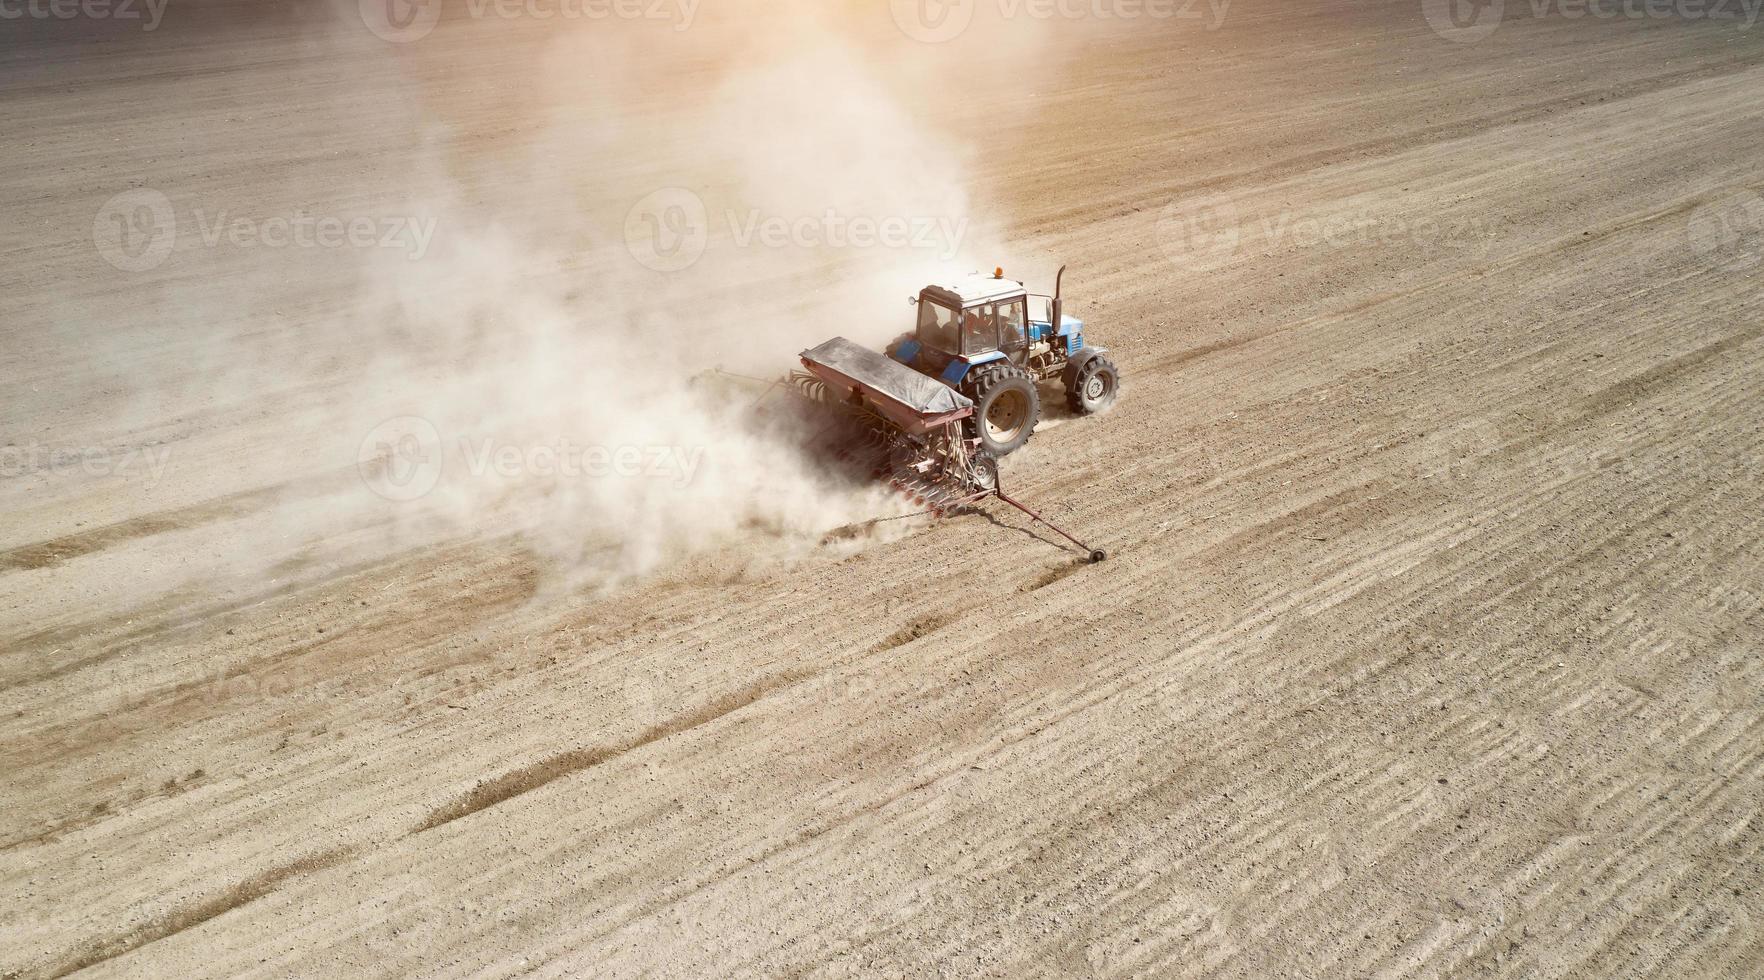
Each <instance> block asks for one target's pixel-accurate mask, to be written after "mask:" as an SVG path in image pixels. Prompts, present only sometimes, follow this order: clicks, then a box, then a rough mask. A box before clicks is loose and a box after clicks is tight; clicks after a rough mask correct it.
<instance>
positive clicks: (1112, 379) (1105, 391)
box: [1066, 354, 1121, 415]
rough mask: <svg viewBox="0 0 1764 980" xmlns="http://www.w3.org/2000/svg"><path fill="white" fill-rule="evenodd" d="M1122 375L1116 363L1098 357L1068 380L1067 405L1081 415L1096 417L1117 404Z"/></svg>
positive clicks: (1085, 364)
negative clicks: (1117, 369)
mask: <svg viewBox="0 0 1764 980" xmlns="http://www.w3.org/2000/svg"><path fill="white" fill-rule="evenodd" d="M1120 392H1121V375H1120V374H1119V373H1118V372H1117V371H1116V370H1115V362H1114V361H1111V360H1109V359H1108V358H1106V357H1104V356H1102V355H1101V354H1098V355H1096V356H1095V357H1093V358H1091V359H1090V360H1088V361H1085V362H1084V366H1083V367H1081V368H1079V369H1078V370H1077V371H1074V372H1072V373H1071V374H1070V375H1068V376H1067V378H1066V405H1067V406H1069V407H1070V408H1071V409H1072V411H1074V412H1077V413H1078V414H1079V415H1094V414H1096V413H1097V412H1100V411H1102V410H1103V409H1105V408H1108V407H1109V406H1110V405H1113V404H1114V403H1115V396H1116V395H1118V394H1120Z"/></svg>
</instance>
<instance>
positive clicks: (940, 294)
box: [925, 275, 1023, 307]
mask: <svg viewBox="0 0 1764 980" xmlns="http://www.w3.org/2000/svg"><path fill="white" fill-rule="evenodd" d="M925 292H926V293H927V294H929V295H930V296H931V298H933V299H936V300H938V301H940V302H943V303H946V304H948V305H950V306H956V307H962V306H973V305H974V304H976V303H987V302H991V301H992V300H995V299H1002V298H1004V297H1007V296H1017V295H1020V294H1021V293H1022V292H1023V284H1022V283H1020V282H1018V281H1017V280H1015V279H995V278H993V277H992V276H980V275H974V276H966V277H964V278H962V279H958V280H956V281H954V282H950V283H939V284H936V285H931V286H926V287H925Z"/></svg>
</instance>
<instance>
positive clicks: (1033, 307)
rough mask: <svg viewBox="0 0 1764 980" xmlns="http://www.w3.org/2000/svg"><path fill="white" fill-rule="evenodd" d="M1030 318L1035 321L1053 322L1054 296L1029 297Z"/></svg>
mask: <svg viewBox="0 0 1764 980" xmlns="http://www.w3.org/2000/svg"><path fill="white" fill-rule="evenodd" d="M1029 319H1030V320H1031V321H1033V322H1035V323H1052V322H1053V297H1052V296H1031V297H1029Z"/></svg>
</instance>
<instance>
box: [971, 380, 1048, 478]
mask: <svg viewBox="0 0 1764 980" xmlns="http://www.w3.org/2000/svg"><path fill="white" fill-rule="evenodd" d="M966 387H967V389H968V397H969V398H972V399H973V400H974V417H973V418H972V419H971V420H970V423H969V424H970V427H971V431H972V432H973V433H974V434H975V435H976V436H978V437H979V439H980V447H981V448H982V449H984V450H986V451H987V452H988V453H990V454H991V455H992V456H993V457H995V458H996V457H1000V456H1007V455H1009V454H1011V453H1013V452H1015V451H1017V450H1018V449H1020V448H1022V445H1023V443H1025V442H1028V441H1029V436H1030V435H1032V434H1033V433H1034V432H1035V423H1036V422H1038V421H1040V419H1041V393H1040V392H1038V391H1036V390H1035V381H1034V379H1032V378H1030V377H1029V372H1027V371H1025V370H1023V369H1022V368H1020V367H1018V366H1016V365H1015V364H1011V363H1009V362H1000V363H996V364H987V365H984V366H982V367H980V368H977V369H975V371H974V373H973V375H972V377H971V378H970V381H969V384H968V385H967V386H966Z"/></svg>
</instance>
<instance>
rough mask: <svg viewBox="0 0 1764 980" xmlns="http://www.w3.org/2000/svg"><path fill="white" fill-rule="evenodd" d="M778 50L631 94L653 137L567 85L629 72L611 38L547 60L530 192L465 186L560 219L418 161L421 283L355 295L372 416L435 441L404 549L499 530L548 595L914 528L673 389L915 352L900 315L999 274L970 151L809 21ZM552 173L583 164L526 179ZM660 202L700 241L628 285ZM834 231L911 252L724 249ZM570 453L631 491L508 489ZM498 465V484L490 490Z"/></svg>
mask: <svg viewBox="0 0 1764 980" xmlns="http://www.w3.org/2000/svg"><path fill="white" fill-rule="evenodd" d="M767 23H768V24H769V25H770V26H771V27H776V26H777V24H778V22H777V20H776V18H775V17H774V18H773V19H772V20H770V21H768V22H767ZM789 26H790V30H789V31H787V32H783V33H779V32H777V31H775V30H771V29H765V30H760V29H754V28H749V29H747V30H745V31H740V32H737V35H736V36H735V37H733V38H730V37H724V38H722V40H723V41H724V43H725V47H724V49H723V51H722V52H721V54H723V55H724V56H725V59H724V60H723V62H722V64H723V70H722V71H721V72H719V73H718V74H717V76H716V78H715V81H714V83H713V84H711V85H709V86H708V88H706V89H703V90H700V89H698V88H697V85H699V84H701V83H702V82H703V81H704V79H703V78H702V77H696V76H695V77H691V78H688V79H686V80H685V81H684V82H682V81H680V80H670V79H667V78H665V77H662V76H661V75H660V73H659V72H658V73H654V74H651V75H648V76H647V77H645V76H644V75H643V72H642V70H640V69H632V70H634V71H638V73H639V74H638V77H639V78H642V79H643V82H644V84H645V85H654V86H657V87H658V88H659V90H660V91H662V92H664V93H665V92H667V91H668V89H667V86H669V85H672V86H674V87H675V88H676V89H677V90H678V91H676V92H675V93H674V94H677V95H679V96H680V97H681V98H680V101H679V103H678V104H671V103H670V104H665V108H664V109H663V110H662V111H659V112H658V111H657V105H656V102H657V99H656V98H654V97H653V91H652V97H651V98H650V99H648V100H645V101H646V102H647V104H643V105H640V106H637V107H627V106H626V105H625V104H624V103H622V102H619V101H616V100H614V99H609V98H607V97H606V96H605V93H604V92H600V91H597V89H598V88H599V86H601V85H602V84H603V83H604V79H605V78H606V73H605V72H596V73H595V74H594V76H593V77H589V76H587V75H586V74H585V73H584V72H583V71H582V69H581V66H582V65H583V64H584V63H585V62H587V61H589V60H592V61H593V62H594V63H598V64H603V65H604V64H615V65H623V66H627V67H628V66H633V65H636V64H638V63H639V62H638V59H636V58H634V57H633V56H632V52H631V51H630V50H629V49H627V48H625V47H624V46H623V44H622V39H621V38H620V36H618V35H612V36H608V35H605V34H599V35H579V36H570V37H561V38H553V39H551V41H550V42H549V43H548V51H547V56H546V58H545V60H544V62H543V63H542V66H541V70H540V72H539V75H538V79H537V81H536V84H535V92H534V95H535V97H536V98H537V99H538V100H539V101H540V103H541V105H542V106H543V107H544V112H545V123H544V126H543V128H542V129H541V130H540V132H539V133H538V134H537V135H536V136H534V137H533V139H532V141H531V143H530V144H529V146H528V147H527V152H526V153H525V155H524V160H525V162H526V163H528V164H529V166H528V167H527V168H525V169H524V170H521V171H516V172H518V173H519V174H520V175H519V176H515V173H516V172H511V171H510V170H509V169H508V167H509V161H508V160H507V159H505V158H497V159H494V160H490V161H486V165H493V166H494V167H496V168H498V170H499V172H500V174H499V175H500V178H501V179H502V180H503V181H506V182H507V183H506V184H505V185H504V186H505V187H509V186H512V187H518V188H519V197H520V198H521V199H522V200H545V201H549V202H553V203H554V204H556V205H559V206H556V207H550V208H544V209H537V210H530V211H522V210H517V209H513V208H508V207H500V208H498V209H496V210H494V211H486V210H485V209H483V208H481V207H479V208H474V207H472V206H470V205H468V204H467V203H465V202H466V199H467V198H468V196H469V194H470V193H471V192H472V190H473V188H474V186H475V184H474V178H475V177H476V175H475V174H473V173H471V172H469V171H470V168H469V167H461V166H459V165H458V164H457V163H455V164H453V165H451V166H450V162H449V158H448V157H447V155H446V154H443V153H440V152H437V153H435V154H433V155H432V156H431V157H430V158H429V159H427V160H426V161H425V167H426V169H427V170H428V171H429V173H428V178H429V179H427V180H422V181H417V182H415V183H417V184H419V185H420V186H424V187H426V188H428V189H429V191H428V193H427V195H426V197H425V199H422V200H418V201H413V208H412V210H414V211H416V212H419V213H425V214H431V215H436V216H438V221H437V227H438V229H439V230H438V232H437V234H436V238H435V243H434V246H433V247H432V249H431V250H430V252H429V254H427V255H426V256H424V257H423V259H422V260H421V261H420V262H416V263H409V262H405V261H403V260H402V259H401V258H388V259H387V260H386V261H385V262H383V263H379V264H378V267H376V268H374V269H372V270H371V271H370V273H369V274H368V275H367V277H366V278H365V279H364V290H365V292H364V296H363V303H362V308H363V309H364V310H365V311H369V312H368V316H367V317H366V318H365V319H364V321H363V322H362V323H360V324H358V328H359V329H358V331H357V332H358V334H359V335H361V336H367V337H371V338H373V339H374V340H375V341H376V342H375V343H373V344H372V345H371V348H372V349H373V350H374V351H375V355H374V356H375V361H376V364H375V367H374V370H373V372H372V373H373V375H374V376H375V377H376V378H381V379H385V378H402V379H407V380H406V381H405V382H403V383H399V384H397V385H395V386H394V389H395V390H394V391H393V392H392V393H391V395H390V397H391V398H392V400H393V401H395V402H396V403H397V404H398V409H397V410H398V412H399V413H400V414H408V415H414V416H418V417H421V418H424V419H426V420H428V421H429V422H431V423H432V424H433V425H434V426H435V428H436V430H437V431H438V432H439V433H440V434H441V439H442V445H441V447H440V448H441V451H442V453H443V455H444V458H445V460H446V465H447V467H448V472H449V476H448V477H447V478H446V479H444V480H443V481H442V482H441V484H440V485H439V486H438V487H437V489H436V491H435V492H434V493H433V494H431V498H430V499H429V500H427V501H425V503H426V504H427V506H425V507H424V508H422V509H420V510H418V511H409V512H405V513H406V515H407V516H408V518H409V519H408V520H407V521H406V522H404V526H405V529H406V530H407V531H408V530H410V529H411V528H413V527H418V526H420V528H421V533H423V534H432V533H435V532H436V531H437V530H438V529H439V530H441V531H443V532H445V531H447V530H450V529H463V528H473V529H478V530H482V529H484V528H487V527H493V526H504V525H506V526H514V527H519V528H521V529H522V533H523V535H524V536H525V537H526V539H527V540H529V541H531V542H532V543H533V545H534V546H535V547H536V548H537V549H538V550H540V551H541V552H542V553H544V554H546V555H547V556H549V557H551V558H552V559H554V560H555V564H556V565H557V567H559V568H562V569H564V570H565V571H566V573H567V574H566V580H568V581H571V582H574V581H578V580H580V579H581V578H584V577H591V578H594V579H597V580H601V581H605V580H607V577H608V576H611V577H612V578H613V579H615V580H616V579H618V578H621V577H624V576H628V575H632V574H640V573H643V572H647V571H651V570H654V569H656V568H657V567H659V566H661V565H663V564H665V563H667V562H668V561H670V560H672V559H675V558H678V557H680V556H682V555H684V554H687V553H690V552H693V551H701V550H705V549H714V548H730V547H734V546H739V549H740V550H742V551H744V552H747V553H748V554H754V553H759V554H765V555H772V556H777V555H789V554H793V553H797V552H800V551H801V550H804V549H807V548H811V547H814V546H816V545H817V544H818V543H819V542H820V540H821V539H822V537H823V535H824V534H825V532H827V531H828V530H829V529H832V528H835V527H838V526H840V525H845V524H849V523H852V522H857V521H862V520H865V519H868V518H873V517H879V516H892V515H898V514H900V513H903V512H905V511H906V510H907V509H908V508H907V507H906V505H905V504H904V502H903V501H901V500H899V499H898V498H894V497H892V496H890V495H888V494H886V493H884V492H883V491H882V490H881V489H880V488H878V487H875V486H872V485H867V484H853V483H851V482H850V481H849V480H847V479H846V478H844V477H843V476H841V475H839V474H836V473H833V472H830V471H829V470H828V469H827V468H826V467H825V466H824V463H823V461H822V460H820V459H818V458H816V457H815V456H813V455H811V454H810V453H809V452H808V451H807V450H806V443H807V442H808V436H809V435H810V433H809V432H808V431H806V430H805V429H804V428H803V427H801V426H797V425H791V424H788V423H784V422H774V423H772V424H759V423H758V421H757V419H758V417H757V416H756V415H755V413H754V412H753V410H752V405H751V402H750V400H751V398H752V397H753V396H754V395H755V394H757V392H754V393H749V394H747V395H744V396H743V395H731V394H730V393H729V392H728V391H726V390H723V389H718V388H714V387H708V388H707V387H704V386H700V385H695V384H694V383H693V379H694V377H695V376H696V375H697V374H698V373H699V372H701V371H703V370H704V369H706V368H710V367H713V366H726V367H729V368H731V369H734V370H740V371H742V372H744V373H757V374H763V375H767V376H774V375H780V374H782V373H783V372H784V371H786V370H788V369H789V368H791V367H793V366H794V365H795V355H796V352H797V351H799V350H801V349H803V348H805V347H807V346H812V345H813V344H816V343H819V342H820V341H821V340H824V339H826V338H828V337H830V336H833V335H835V334H844V335H846V336H849V337H851V338H852V339H854V340H857V341H859V342H861V343H865V344H868V345H870V346H872V347H877V346H880V345H881V344H882V343H884V342H885V341H886V339H887V338H888V337H889V336H891V335H892V334H895V333H898V332H900V331H901V330H904V329H906V328H908V327H909V326H910V322H911V311H910V309H908V307H907V306H906V305H905V303H904V302H903V299H904V297H905V296H907V295H910V294H911V293H913V292H916V290H917V288H918V287H919V286H920V285H923V284H924V283H925V282H928V281H932V280H934V279H936V278H938V277H940V276H945V275H947V274H948V273H949V272H950V271H951V269H952V268H959V269H960V270H961V271H966V270H967V269H969V268H978V267H980V266H982V265H986V264H987V263H988V260H990V259H992V258H996V257H997V256H998V255H999V254H1000V253H1001V251H1002V249H1001V247H1000V246H999V244H998V243H996V242H994V241H987V240H983V239H988V238H990V236H991V234H992V226H990V225H981V224H978V223H976V222H975V220H974V215H973V214H972V213H971V211H970V203H969V199H968V195H967V192H966V187H967V179H966V173H967V164H968V158H967V154H968V153H969V152H970V147H969V145H968V144H966V143H965V142H964V141H963V140H961V139H959V138H956V137H954V136H952V134H949V133H947V132H940V131H938V130H937V129H936V128H935V127H933V126H931V125H929V124H927V123H925V122H922V121H921V120H920V118H919V117H918V116H917V115H915V113H914V112H913V111H912V110H911V109H909V108H908V107H907V106H906V105H903V104H902V102H901V101H900V99H899V97H898V96H897V95H896V93H895V92H893V91H891V89H890V87H889V84H888V82H887V80H886V79H885V78H883V77H881V76H880V75H879V68H878V65H877V63H875V62H873V61H869V60H866V58H865V57H864V56H863V55H862V53H861V52H860V51H858V50H856V49H854V47H853V46H852V44H851V42H850V41H849V40H848V39H847V38H845V37H843V36H842V35H840V34H839V33H837V32H835V31H833V30H831V29H830V28H829V27H828V26H827V25H826V24H825V23H824V22H823V21H821V20H820V19H818V18H814V17H808V16H802V17H798V18H796V19H794V20H792V21H790V22H789ZM643 41H644V39H643V38H634V39H630V40H629V42H628V43H630V44H641V43H643ZM701 43H702V42H701ZM631 81H632V79H631V78H629V77H627V78H626V82H627V84H628V85H629V83H630V82H631ZM442 142H443V143H445V140H443V141H442ZM560 158H561V159H570V160H578V161H591V163H592V165H591V167H589V168H588V169H587V171H586V172H572V171H569V170H562V169H558V168H555V167H549V168H548V167H545V166H544V165H543V162H544V161H547V160H555V159H560ZM461 169H464V170H467V171H468V173H467V174H466V175H465V176H463V177H462V176H461V175H460V174H459V173H458V171H459V170H461ZM664 188H679V189H686V190H689V191H690V192H691V193H692V194H693V195H694V196H695V197H696V198H697V199H698V200H700V201H702V202H703V205H704V210H705V220H706V222H707V223H708V228H707V229H706V231H707V235H706V238H707V240H706V243H705V248H704V253H703V255H702V257H701V258H699V259H698V261H697V262H695V263H693V264H692V265H691V266H690V267H688V268H685V269H681V270H676V271H672V272H666V273H658V272H655V271H652V270H650V269H648V268H645V267H643V266H642V265H640V264H639V263H638V262H637V261H636V260H635V259H634V257H633V256H632V254H631V253H630V251H629V249H628V243H627V242H626V240H625V239H624V227H625V218H626V216H627V212H628V211H629V209H630V208H631V206H632V205H633V204H634V203H635V202H637V201H639V200H640V199H643V198H644V197H645V196H646V195H648V194H651V193H652V192H655V191H657V190H661V189H664ZM828 215H831V216H832V218H833V219H834V220H836V221H850V220H851V219H867V220H872V221H877V220H882V219H899V220H902V221H905V222H908V223H911V224H913V225H914V226H916V227H919V228H928V229H931V230H930V232H929V236H928V240H927V244H925V245H922V246H913V247H906V248H886V247H874V248H846V249H841V248H838V247H830V246H829V245H828V243H827V242H824V241H816V240H799V241H792V242H790V243H789V244H788V245H786V246H784V247H767V246H763V245H759V244H756V243H755V242H753V241H752V240H747V241H743V240H742V232H743V230H744V226H751V225H752V224H753V223H754V222H756V221H759V222H763V221H768V220H773V219H778V220H782V221H783V222H785V223H797V222H802V221H810V222H813V221H814V220H816V219H820V218H822V217H824V216H828ZM560 242H561V243H566V246H568V247H566V248H564V249H561V250H560V248H559V243H560ZM773 397H777V396H776V395H774V396H773ZM382 404H383V402H382ZM368 421H369V420H367V419H364V420H363V422H364V423H366V422H368ZM572 448H580V449H581V450H583V452H584V453H586V452H591V451H592V452H601V453H604V454H612V453H619V452H627V453H629V452H635V453H638V454H641V457H642V459H643V460H644V461H645V472H644V473H643V474H640V475H634V476H633V475H605V474H602V475H598V476H588V477H582V476H581V475H580V474H577V475H573V476H571V475H564V476H560V475H557V474H550V473H538V472H534V471H533V468H532V466H531V465H530V464H531V461H532V456H531V453H532V451H533V450H536V449H537V450H540V451H541V452H543V453H545V454H548V455H549V456H550V457H552V458H556V457H557V456H559V455H561V454H565V453H568V452H569V451H570V450H571V449H572ZM499 452H503V453H512V454H511V455H510V456H509V459H511V460H513V459H516V458H517V457H519V460H520V461H519V462H518V463H517V464H516V465H514V466H512V467H511V468H510V471H509V472H507V473H498V472H494V469H495V468H494V467H493V466H492V467H490V468H489V469H486V467H485V462H486V461H487V460H494V458H495V454H497V453H499ZM602 458H603V459H604V458H605V457H604V456H603V457H602ZM652 461H653V462H660V463H661V464H662V465H660V466H656V467H654V468H653V469H651V467H650V465H649V464H650V463H651V462H652ZM462 471H463V472H462ZM900 526H901V525H894V527H900Z"/></svg>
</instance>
